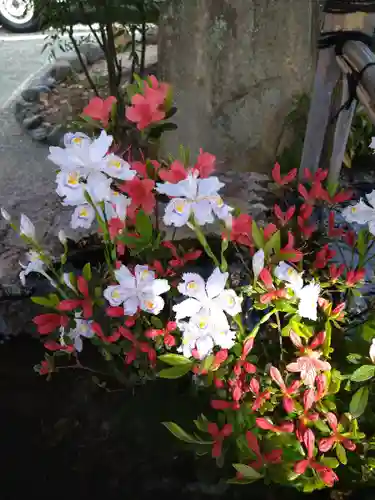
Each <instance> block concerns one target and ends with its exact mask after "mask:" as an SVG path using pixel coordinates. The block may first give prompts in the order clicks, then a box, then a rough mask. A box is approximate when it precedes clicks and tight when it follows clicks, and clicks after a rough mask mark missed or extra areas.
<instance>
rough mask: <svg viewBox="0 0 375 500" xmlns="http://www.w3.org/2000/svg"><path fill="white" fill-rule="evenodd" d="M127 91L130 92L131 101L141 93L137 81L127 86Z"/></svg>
mask: <svg viewBox="0 0 375 500" xmlns="http://www.w3.org/2000/svg"><path fill="white" fill-rule="evenodd" d="M126 92H127V94H128V97H129V101H131V100H132V98H133V97H134V96H135V95H136V94H139V89H138V86H137V85H136V84H135V83H132V84H130V85H128V86H127V87H126Z"/></svg>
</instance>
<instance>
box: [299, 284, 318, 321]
mask: <svg viewBox="0 0 375 500" xmlns="http://www.w3.org/2000/svg"><path fill="white" fill-rule="evenodd" d="M319 294H320V285H319V284H318V283H315V282H314V281H313V282H311V283H309V284H308V285H306V286H304V287H303V288H302V289H301V290H300V292H299V294H298V297H299V299H300V301H299V305H298V314H299V315H300V316H301V317H302V318H307V319H311V320H312V321H316V320H317V318H318V299H319Z"/></svg>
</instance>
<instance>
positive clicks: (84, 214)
mask: <svg viewBox="0 0 375 500" xmlns="http://www.w3.org/2000/svg"><path fill="white" fill-rule="evenodd" d="M88 215H89V213H88V211H87V208H81V210H80V211H79V216H80V217H88Z"/></svg>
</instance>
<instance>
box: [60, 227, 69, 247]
mask: <svg viewBox="0 0 375 500" xmlns="http://www.w3.org/2000/svg"><path fill="white" fill-rule="evenodd" d="M58 237H59V240H60V243H61V244H62V245H64V246H65V245H66V243H67V241H68V240H67V238H66V234H65V232H64V231H63V230H62V229H60V231H59V234H58Z"/></svg>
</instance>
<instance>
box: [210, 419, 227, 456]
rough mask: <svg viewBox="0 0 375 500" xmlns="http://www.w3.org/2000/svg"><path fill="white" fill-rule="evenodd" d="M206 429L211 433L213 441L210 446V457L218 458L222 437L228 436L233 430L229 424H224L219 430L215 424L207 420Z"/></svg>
mask: <svg viewBox="0 0 375 500" xmlns="http://www.w3.org/2000/svg"><path fill="white" fill-rule="evenodd" d="M207 431H208V432H209V434H211V436H212V438H213V440H214V443H213V446H212V457H213V458H218V457H220V456H221V452H222V447H223V441H224V438H226V437H228V436H230V435H231V434H232V432H233V428H232V425H231V424H225V425H224V427H223V428H222V429H221V430H219V427H218V426H217V424H215V423H212V422H209V423H208V425H207Z"/></svg>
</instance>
